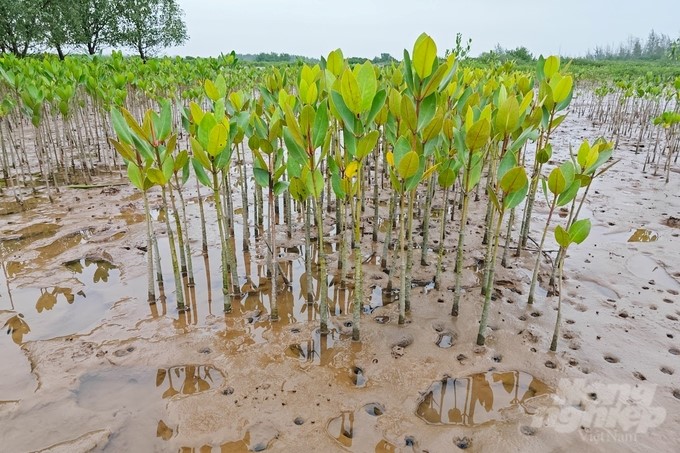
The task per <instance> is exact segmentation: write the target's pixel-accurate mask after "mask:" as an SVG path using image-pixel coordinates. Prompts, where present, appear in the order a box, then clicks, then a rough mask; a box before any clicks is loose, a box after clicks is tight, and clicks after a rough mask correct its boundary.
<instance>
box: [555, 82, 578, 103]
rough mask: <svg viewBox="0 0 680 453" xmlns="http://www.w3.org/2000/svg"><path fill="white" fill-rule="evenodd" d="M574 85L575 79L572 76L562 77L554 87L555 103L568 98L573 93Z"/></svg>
mask: <svg viewBox="0 0 680 453" xmlns="http://www.w3.org/2000/svg"><path fill="white" fill-rule="evenodd" d="M573 86H574V79H572V78H571V76H564V77H562V78H561V79H560V81H559V82H558V83H557V85H556V86H555V88H553V99H554V101H555V103H557V104H559V103H561V102H562V101H564V100H566V99H567V98H568V97H569V95H570V94H571V90H572V88H573Z"/></svg>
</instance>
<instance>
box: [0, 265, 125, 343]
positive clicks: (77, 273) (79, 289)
mask: <svg viewBox="0 0 680 453" xmlns="http://www.w3.org/2000/svg"><path fill="white" fill-rule="evenodd" d="M8 268H9V266H8ZM67 268H68V269H69V270H70V271H71V272H72V278H65V279H64V280H63V281H62V282H61V283H59V284H58V285H56V286H49V287H43V288H39V287H18V288H15V287H13V286H12V284H11V280H9V279H6V278H4V276H1V277H0V283H1V284H2V285H1V287H0V295H2V296H7V298H6V299H5V301H6V302H8V304H7V305H8V306H7V307H5V306H3V308H7V309H9V310H8V311H9V312H11V313H13V314H14V316H13V318H12V319H13V321H12V325H13V326H14V327H15V328H12V329H11V331H10V332H8V333H9V336H10V339H11V341H13V342H14V343H16V344H22V343H23V342H25V341H31V340H45V339H50V338H55V337H60V336H64V335H71V334H75V333H81V332H84V331H87V330H88V329H91V328H93V327H95V326H96V325H97V324H98V322H100V321H101V319H102V318H103V317H104V315H105V313H106V312H107V311H108V310H109V309H110V308H111V307H112V306H113V304H114V303H115V302H117V301H118V299H117V297H121V296H120V295H122V294H125V291H124V290H123V288H124V286H123V285H122V284H121V281H120V270H118V269H116V268H115V267H114V266H112V265H111V264H110V263H108V262H106V261H90V260H79V261H74V262H71V263H69V265H68V266H67ZM3 299H4V298H3Z"/></svg>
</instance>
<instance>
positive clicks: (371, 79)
mask: <svg viewBox="0 0 680 453" xmlns="http://www.w3.org/2000/svg"><path fill="white" fill-rule="evenodd" d="M356 79H357V83H358V85H359V92H360V99H361V102H360V108H361V110H360V112H356V113H363V112H366V111H368V110H369V109H370V108H371V104H372V103H373V98H374V97H375V93H376V92H377V90H378V82H377V81H376V78H375V69H373V65H372V64H371V62H370V61H366V62H365V63H364V64H362V65H361V66H360V67H359V71H358V72H357V75H356Z"/></svg>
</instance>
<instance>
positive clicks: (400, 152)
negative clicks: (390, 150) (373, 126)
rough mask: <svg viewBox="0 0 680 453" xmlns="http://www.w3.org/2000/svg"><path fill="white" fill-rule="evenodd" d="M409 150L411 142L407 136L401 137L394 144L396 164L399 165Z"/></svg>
mask: <svg viewBox="0 0 680 453" xmlns="http://www.w3.org/2000/svg"><path fill="white" fill-rule="evenodd" d="M409 151H411V144H410V143H409V142H408V140H407V139H406V137H399V140H397V143H396V145H394V164H395V165H396V166H398V165H399V163H400V162H401V160H402V159H403V158H404V156H405V155H406V153H408V152H409Z"/></svg>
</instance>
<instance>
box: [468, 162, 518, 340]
mask: <svg viewBox="0 0 680 453" xmlns="http://www.w3.org/2000/svg"><path fill="white" fill-rule="evenodd" d="M503 171H504V170H503V168H502V167H499V171H498V179H499V180H500V181H499V183H498V184H497V187H495V188H492V187H489V188H488V194H489V198H490V200H491V202H492V203H493V206H494V208H495V209H496V211H498V220H497V221H496V231H495V233H494V234H493V236H492V242H493V244H492V245H493V248H492V251H491V257H490V259H491V263H490V270H491V271H490V275H489V282H490V284H489V288H488V290H487V291H486V294H485V296H484V306H483V308H482V316H481V318H480V321H479V332H478V333H477V345H478V346H484V343H485V336H484V335H485V333H486V326H487V323H488V317H489V308H490V306H491V295H492V294H493V281H494V270H495V264H496V255H497V253H498V243H499V241H500V233H501V226H502V225H503V217H504V215H505V212H506V211H507V210H508V209H512V208H514V207H516V206H517V205H519V204H520V203H521V202H522V201H523V200H524V197H526V196H527V191H528V188H529V179H528V178H527V174H526V170H525V169H524V167H521V166H517V167H513V168H511V169H509V170H507V172H506V173H503ZM498 189H500V190H498ZM499 195H500V196H499Z"/></svg>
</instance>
